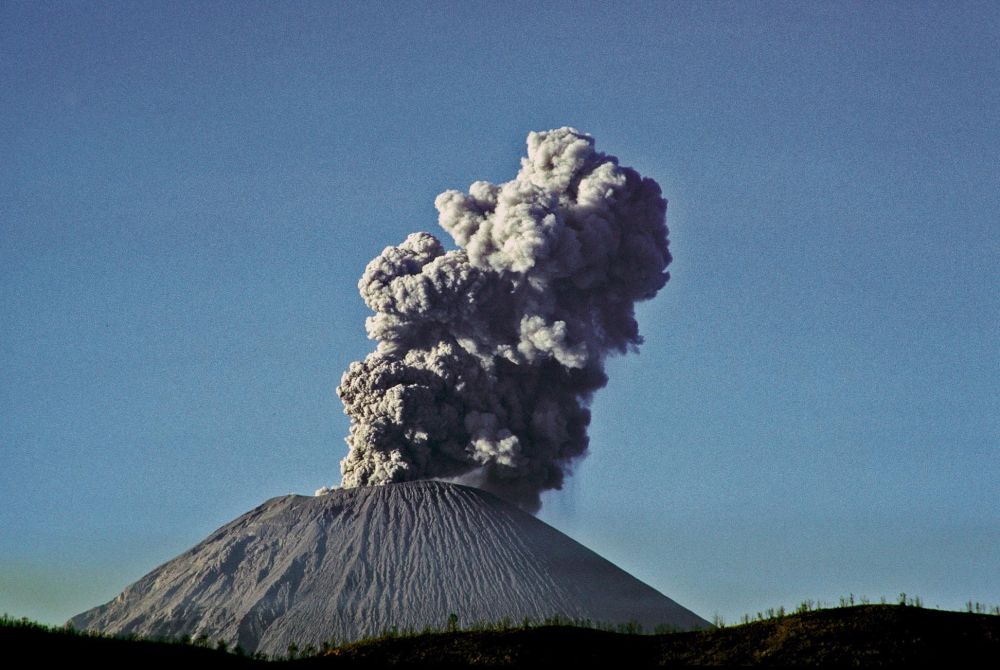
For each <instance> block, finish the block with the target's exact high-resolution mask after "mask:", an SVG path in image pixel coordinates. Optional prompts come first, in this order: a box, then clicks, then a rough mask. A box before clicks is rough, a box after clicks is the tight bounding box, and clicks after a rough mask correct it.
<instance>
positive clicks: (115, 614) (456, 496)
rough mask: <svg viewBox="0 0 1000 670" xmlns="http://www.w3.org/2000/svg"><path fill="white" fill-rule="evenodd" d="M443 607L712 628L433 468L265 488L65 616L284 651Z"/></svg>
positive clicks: (111, 629) (483, 616) (484, 614)
mask: <svg viewBox="0 0 1000 670" xmlns="http://www.w3.org/2000/svg"><path fill="white" fill-rule="evenodd" d="M451 613H455V614H457V615H458V617H459V621H460V623H462V624H470V623H472V622H495V621H500V620H502V619H504V618H507V619H509V620H510V621H512V622H515V623H519V622H521V621H522V620H523V619H524V618H525V617H531V618H532V619H535V620H540V619H544V618H546V617H550V616H553V615H555V614H559V615H562V616H565V617H570V618H575V619H590V620H591V621H593V622H595V623H596V622H605V623H624V622H628V621H630V620H635V621H638V622H640V623H641V624H643V626H644V627H645V628H646V629H647V630H651V629H652V628H653V627H654V626H656V625H659V624H667V625H670V626H674V627H677V628H684V629H687V628H695V627H708V623H707V622H706V621H704V620H703V619H701V618H700V617H698V616H697V615H695V614H693V613H692V612H690V611H688V610H686V609H684V608H683V607H681V606H680V605H678V604H677V603H675V602H674V601H672V600H670V599H669V598H666V597H665V596H663V595H662V594H660V593H659V592H657V591H655V590H654V589H652V588H650V587H649V586H647V585H646V584H643V583H642V582H640V581H638V580H637V579H635V578H634V577H632V576H631V575H629V574H627V573H626V572H624V571H623V570H621V569H619V568H618V567H616V566H615V565H613V564H612V563H610V562H608V561H606V560H605V559H603V558H601V557H600V556H598V555H597V554H595V553H594V552H592V551H590V550H589V549H587V548H586V547H584V546H582V545H581V544H579V543H577V542H575V541H574V540H572V539H570V538H569V537H567V536H566V535H563V534H562V533H560V532H559V531H557V530H555V529H554V528H552V527H551V526H548V525H546V524H545V523H543V522H541V521H539V520H538V519H536V518H534V517H533V516H531V515H530V514H527V513H525V512H522V511H521V510H519V509H518V508H516V507H515V506H513V505H511V504H509V503H506V502H504V501H502V500H500V499H499V498H496V497H495V496H493V495H491V494H489V493H486V492H483V491H480V490H478V489H474V488H469V487H465V486H458V485H454V484H445V483H442V482H433V481H420V482H410V483H404V484H390V485H386V486H374V487H361V488H353V489H342V490H337V491H334V492H332V493H330V494H328V495H325V496H320V497H305V496H295V495H289V496H284V497H280V498H273V499H271V500H269V501H267V502H266V503H264V504H263V505H261V506H260V507H258V508H257V509H255V510H253V511H251V512H248V513H247V514H244V515H243V516H241V517H240V518H238V519H236V520H235V521H233V522H231V523H229V524H228V525H226V526H224V527H222V528H220V529H219V530H217V531H215V532H214V533H213V534H212V535H211V536H209V537H208V538H207V539H206V540H205V541H203V542H201V543H200V544H198V545H197V546H195V547H194V548H193V549H191V550H189V551H187V552H185V553H184V554H181V555H180V556H178V557H177V558H175V559H173V560H172V561H169V562H168V563H165V564H164V565H161V566H160V567H158V568H156V569H155V570H153V571H152V572H151V573H149V574H148V575H146V576H145V577H143V578H142V579H140V580H139V581H137V582H136V583H134V584H132V585H131V586H129V587H128V588H126V589H125V591H124V592H122V593H121V595H119V596H118V597H117V598H115V599H114V600H112V601H111V602H109V603H107V604H105V605H102V606H100V607H96V608H94V609H92V610H89V611H87V612H84V613H83V614H79V615H77V616H75V617H73V619H71V620H70V622H71V623H72V624H73V625H74V626H75V627H76V628H77V629H89V630H98V631H103V632H106V633H113V634H118V633H137V634H139V635H142V636H170V637H177V636H181V635H184V634H190V635H192V636H197V635H201V634H205V635H207V636H208V637H209V639H211V640H216V639H220V638H221V639H225V640H228V641H233V642H236V643H238V644H240V645H241V646H242V647H243V648H244V649H246V650H248V651H263V652H266V653H269V654H283V653H284V652H285V650H286V649H287V648H288V645H289V643H290V642H295V643H296V644H298V645H299V647H300V648H302V647H304V646H305V645H307V644H314V645H317V646H318V645H319V644H321V643H322V642H324V641H327V640H330V639H336V640H339V641H345V640H352V639H356V638H359V637H362V636H365V635H369V634H377V633H381V632H384V631H386V630H388V629H391V628H396V629H398V630H405V629H408V628H412V629H415V630H421V629H423V628H424V627H426V626H433V627H439V626H442V625H444V624H445V622H446V621H447V619H448V616H449V614H451Z"/></svg>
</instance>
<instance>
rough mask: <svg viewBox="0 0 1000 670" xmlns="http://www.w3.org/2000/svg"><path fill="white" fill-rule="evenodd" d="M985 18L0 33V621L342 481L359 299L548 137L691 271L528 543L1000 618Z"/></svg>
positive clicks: (682, 14) (998, 141)
mask: <svg viewBox="0 0 1000 670" xmlns="http://www.w3.org/2000/svg"><path fill="white" fill-rule="evenodd" d="M998 35H1000V10H998V8H997V5H996V4H995V3H971V2H966V3H917V2H914V3H881V4H875V3H848V2H840V3H808V2H799V3H789V4H785V3H748V2H740V3H722V2H718V3H694V2H690V3H667V2H658V3H625V4H624V5H623V6H618V5H601V4H597V3H583V4H582V6H581V4H580V3H546V6H545V7H543V8H539V7H536V6H535V3H513V4H511V5H509V6H503V7H501V6H499V5H496V4H495V3H473V2H463V3H454V4H448V3H433V4H428V5H427V6H424V7H420V6H416V5H411V4H410V3H406V4H403V3H400V4H398V5H397V4H386V5H383V6H381V7H372V6H370V5H369V3H351V4H344V5H338V4H333V3H247V2H238V3H224V2H215V3H190V4H189V3H182V2H171V3H139V2H135V3H131V2H130V3H82V2H63V3H40V2H6V3H3V4H2V5H0V153H2V155H3V156H4V159H3V161H2V162H0V380H2V382H0V492H2V497H3V505H0V611H5V612H8V613H10V614H14V615H18V616H22V615H23V616H30V617H33V618H36V619H39V620H42V621H45V622H49V623H61V622H62V621H64V620H65V619H66V618H68V617H69V616H70V615H72V614H75V613H77V612H79V611H81V610H83V609H86V608H88V607H91V606H93V605H97V604H99V603H102V602H104V601H106V600H109V599H110V598H112V597H113V596H115V595H116V594H117V593H118V592H119V591H120V590H121V589H122V588H123V587H124V586H125V585H126V584H128V583H129V582H131V581H133V580H135V579H137V578H138V577H140V576H141V575H143V574H144V573H146V572H148V571H149V570H150V569H152V568H153V567H155V566H156V565H158V564H159V563H161V562H163V561H165V560H167V559H169V558H171V557H173V556H174V555H176V554H177V553H180V552H181V551H183V550H185V549H187V548H188V547H190V546H191V545H193V544H194V543H196V542H197V541H199V540H201V539H202V538H203V537H204V536H205V535H206V534H207V533H208V532H210V531H211V530H213V529H214V528H216V527H218V526H220V525H222V524H223V523H225V522H227V521H228V520H230V519H231V518H233V517H235V516H236V515H238V514H240V513H242V512H245V511H247V510H249V509H250V508H252V507H253V506H255V505H257V504H259V503H260V502H262V501H263V500H265V499H266V498H269V497H272V496H275V495H282V494H285V493H289V492H299V493H310V492H312V491H313V490H314V489H316V488H318V487H320V486H322V485H325V484H332V483H335V482H337V481H339V473H338V462H339V460H340V459H341V458H342V457H343V456H344V455H345V454H346V445H345V444H344V442H343V437H344V435H346V432H347V425H348V422H347V418H346V417H345V416H344V415H343V414H342V411H341V405H340V402H339V400H338V399H337V397H336V395H335V393H334V389H335V387H336V385H337V384H338V383H339V380H340V376H341V373H342V372H343V370H344V369H345V368H346V367H347V365H348V363H349V362H350V361H352V360H356V359H360V358H362V357H363V356H364V355H365V354H366V353H367V352H368V351H369V350H370V346H371V344H370V343H369V342H368V341H367V340H366V338H365V335H364V325H363V324H364V318H365V316H366V315H367V310H366V308H365V306H364V304H363V303H362V301H361V298H360V297H359V296H358V294H357V290H356V283H357V280H358V277H359V276H360V274H361V272H362V270H363V269H364V266H365V264H366V263H367V262H368V260H370V259H371V258H372V257H373V256H375V255H376V254H377V253H378V252H379V251H381V249H382V248H383V247H385V246H387V245H389V244H398V243H399V242H401V241H402V240H403V239H404V238H405V236H406V235H407V234H408V233H410V232H413V231H417V230H427V231H430V232H432V233H435V234H443V231H440V230H439V229H438V228H437V224H436V212H435V211H434V208H433V200H434V196H435V195H437V194H438V193H439V192H441V191H444V190H446V189H449V188H458V189H463V190H464V189H466V188H467V187H468V185H469V184H470V183H471V182H472V181H475V180H479V179H485V180H489V181H494V182H498V181H505V180H507V179H510V178H512V177H513V176H514V174H515V172H516V170H517V166H518V159H519V158H520V156H522V155H523V151H524V140H525V137H526V135H527V133H528V132H529V131H531V130H545V129H549V128H555V127H560V126H563V125H571V126H574V127H577V128H579V129H580V130H582V131H584V132H588V133H591V134H592V135H594V137H595V138H596V142H597V148H598V149H599V150H602V151H605V152H608V153H611V154H614V155H617V156H619V157H620V159H621V161H622V163H623V164H625V165H629V166H632V167H635V168H636V169H638V170H639V171H640V172H641V173H642V174H643V175H646V176H650V177H653V178H654V179H656V180H657V181H658V182H659V183H660V184H661V186H662V188H663V191H664V194H665V195H666V197H667V198H668V200H669V201H670V205H669V209H668V224H669V226H670V229H671V251H672V253H673V255H674V259H675V260H674V263H673V264H672V266H671V270H672V279H671V281H670V282H669V283H668V284H667V286H666V287H665V288H664V289H663V290H662V291H661V292H660V294H659V296H658V297H657V298H656V299H655V300H653V301H651V302H649V303H646V304H643V305H642V306H641V307H640V309H639V321H640V328H641V331H642V332H643V334H644V336H645V338H646V342H645V344H644V345H643V347H642V349H641V352H640V353H639V354H638V355H632V356H628V357H620V358H616V359H613V360H611V361H610V364H609V374H610V378H611V381H610V383H609V385H608V387H607V388H605V389H604V390H602V391H600V392H599V393H598V394H597V396H596V398H595V400H594V403H593V422H592V427H591V449H590V455H589V456H588V457H587V458H586V459H584V460H583V461H581V462H580V463H579V464H578V466H577V467H576V471H575V474H574V476H573V477H572V478H571V479H570V480H569V482H568V484H567V486H566V488H565V489H564V490H563V491H561V492H555V493H551V494H547V495H546V497H545V506H544V508H543V510H542V513H541V518H542V519H544V520H545V521H547V522H549V523H551V524H552V525H554V526H556V527H557V528H560V529H562V530H563V531H565V532H567V533H569V534H570V535H571V536H572V537H574V538H576V539H577V540H580V541H581V542H583V543H584V544H586V545H588V546H590V547H591V548H593V549H595V550H596V551H598V552H599V553H602V554H603V555H605V556H606V557H608V558H609V559H611V560H613V561H615V562H617V563H618V564H619V565H621V566H622V567H624V568H625V569H627V570H629V571H630V572H632V573H633V574H635V575H636V576H638V577H639V578H641V579H643V580H644V581H647V582H648V583H650V584H651V585H653V586H654V587H656V588H658V589H660V590H661V591H663V592H664V593H666V594H667V595H668V596H670V597H672V598H674V599H676V600H678V601H679V602H681V603H682V604H684V605H686V606H688V607H690V608H691V609H693V610H695V611H696V612H698V613H699V614H701V615H703V616H705V617H708V618H711V617H712V616H713V615H714V614H719V615H722V616H724V617H725V618H727V619H728V620H733V619H736V618H737V617H739V616H740V615H741V614H743V613H745V612H756V611H758V610H762V609H765V608H767V607H776V606H778V605H786V606H789V605H795V604H797V603H798V602H800V601H801V600H804V599H807V598H808V599H813V600H816V599H820V600H826V601H828V602H836V600H837V599H838V598H839V597H840V596H842V595H845V596H846V595H847V594H849V593H854V594H856V595H861V594H867V595H868V596H870V597H872V598H875V599H877V598H878V597H879V596H881V595H883V594H884V595H886V596H887V597H889V598H890V599H894V598H895V597H896V596H897V594H898V593H900V592H906V593H908V594H911V595H918V596H920V597H921V598H922V599H923V601H924V602H925V603H926V604H928V605H931V606H935V605H937V606H941V607H945V608H961V607H962V606H963V604H964V603H965V601H966V600H969V599H972V600H979V601H982V602H988V603H991V604H997V603H1000V552H997V547H1000V506H998V505H997V494H998V489H1000V487H998V481H1000V451H998V448H1000V381H998V379H1000V346H998V340H1000V338H998V334H997V333H998V326H1000V291H998V283H1000V230H998V222H1000V121H998V119H1000V87H998V86H997V81H998V80H1000V38H998V37H997V36H998Z"/></svg>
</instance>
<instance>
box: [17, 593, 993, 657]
mask: <svg viewBox="0 0 1000 670" xmlns="http://www.w3.org/2000/svg"><path fill="white" fill-rule="evenodd" d="M0 645H2V648H3V649H4V650H5V652H6V653H7V657H8V658H12V657H17V656H18V655H20V654H22V653H23V654H27V655H28V658H32V659H37V660H39V661H57V662H58V661H64V662H74V663H86V662H91V661H93V662H99V663H105V664H113V665H117V664H126V663H127V664H130V665H132V664H135V665H137V666H138V667H141V668H144V669H145V668H149V667H160V666H163V667H166V666H170V667H184V666H187V667H213V668H251V667H252V668H275V667H281V666H287V665H293V666H295V667H314V668H320V667H323V668H361V667H381V666H386V665H390V666H391V665H405V666H407V667H437V666H440V665H442V664H446V665H454V666H475V667H528V666H529V665H537V664H545V663H558V664H567V663H595V662H596V663H602V664H604V663H606V664H609V665H612V664H613V665H614V666H617V667H623V668H624V667H630V668H632V667H657V666H662V665H668V666H693V665H725V666H731V665H763V666H799V667H803V666H804V667H812V666H829V667H833V666H838V667H839V666H845V665H846V666H863V667H885V666H902V665H911V664H916V663H931V664H935V665H940V666H942V667H957V666H966V665H968V666H971V664H973V663H976V664H979V663H987V665H986V666H985V667H991V665H992V664H994V663H996V662H997V660H998V659H1000V616H996V615H987V614H972V613H962V612H942V611H938V610H928V609H923V608H919V607H906V606H899V605H863V606H857V607H848V608H839V609H828V610H819V611H813V612H804V613H799V614H792V615H788V616H784V617H779V618H774V619H769V620H766V621H757V622H754V623H748V624H743V625H740V626H732V627H729V628H719V629H716V630H711V631H702V632H694V633H673V634H667V635H634V634H632V635H630V634H623V633H614V632H608V631H600V630H593V629H588V628H577V627H572V626H542V627H536V628H519V629H511V630H504V631H460V632H451V633H428V634H422V635H414V636H408V637H387V638H383V639H379V640H368V641H363V642H356V643H353V644H348V645H343V646H340V647H336V648H333V649H330V650H328V651H327V652H326V653H324V654H321V655H317V656H312V657H309V658H301V659H298V660H295V661H287V660H286V661H262V660H257V659H250V658H245V657H240V656H236V655H234V654H231V653H225V652H221V651H217V650H214V649H207V648H203V647H197V646H194V645H190V644H180V643H164V642H153V641H143V640H122V639H113V638H104V637H97V636H89V635H80V634H75V633H69V632H65V631H60V630H50V629H46V628H44V627H41V626H34V625H24V624H21V623H18V622H13V621H11V620H6V621H4V622H2V625H0Z"/></svg>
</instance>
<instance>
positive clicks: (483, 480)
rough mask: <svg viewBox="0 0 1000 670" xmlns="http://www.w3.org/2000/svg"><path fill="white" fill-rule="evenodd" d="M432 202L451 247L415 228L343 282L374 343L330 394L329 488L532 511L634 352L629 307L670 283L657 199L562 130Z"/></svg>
mask: <svg viewBox="0 0 1000 670" xmlns="http://www.w3.org/2000/svg"><path fill="white" fill-rule="evenodd" d="M434 204H435V206H436V207H437V210H438V212H439V218H438V221H439V223H440V225H441V227H442V228H444V229H445V230H446V231H448V233H450V234H451V236H452V237H453V238H454V240H455V242H456V243H457V245H458V247H459V248H458V249H457V250H453V251H446V250H445V249H444V247H443V246H442V245H441V243H440V242H439V241H438V240H437V238H435V237H434V236H433V235H430V234H428V233H413V234H411V235H410V236H409V237H407V238H406V240H405V241H404V242H403V243H402V244H400V245H399V246H397V247H387V248H386V249H385V250H384V251H383V252H382V253H381V254H380V255H379V256H378V258H376V259H374V260H373V261H372V262H371V263H369V264H368V267H367V268H366V269H365V273H364V275H363V276H362V278H361V281H360V282H359V283H358V288H359V289H360V291H361V296H362V297H363V298H364V300H365V303H366V304H367V305H368V306H369V307H370V308H371V309H372V310H373V311H374V312H375V314H374V316H371V317H369V318H368V320H367V322H366V324H365V325H366V328H367V331H368V336H369V337H370V338H371V339H374V340H376V341H377V342H378V346H377V347H376V349H375V351H374V352H372V353H371V354H369V355H368V356H367V357H366V358H365V360H363V361H359V362H355V363H352V364H351V365H350V368H349V369H348V370H347V371H346V372H345V373H344V376H343V379H342V380H341V384H340V387H339V388H338V389H337V393H338V395H339V396H340V398H341V400H342V401H343V403H344V411H345V413H346V414H347V415H348V416H350V417H351V428H350V435H349V436H348V437H347V444H348V446H349V447H350V452H349V453H348V455H347V457H346V458H345V459H344V460H343V461H342V462H341V464H340V469H341V472H342V473H343V486H345V487H350V486H360V485H369V484H385V483H389V482H399V481H407V480H413V479H430V478H440V479H449V478H450V479H455V478H458V479H459V480H460V481H465V482H468V483H473V484H475V485H477V486H480V487H481V488H485V489H487V490H490V491H493V492H495V493H497V494H498V495H500V496H502V497H505V498H507V499H509V500H512V501H514V502H516V503H518V504H519V505H520V506H522V507H523V508H525V509H528V510H531V511H536V510H537V509H538V508H539V506H540V499H539V496H540V494H541V492H542V491H544V490H547V489H553V488H559V487H560V486H561V484H562V481H563V477H564V475H565V474H566V473H567V472H568V468H569V466H570V464H571V463H572V461H573V460H574V459H575V458H578V457H580V456H581V455H583V454H584V453H585V452H586V450H587V443H588V438H587V425H588V424H589V423H590V411H589V410H588V409H587V407H588V404H589V402H590V398H591V395H592V394H593V392H594V391H595V390H597V389H599V388H601V387H602V386H604V385H605V383H606V381H607V377H606V376H605V373H604V360H605V357H606V356H607V355H608V354H609V353H610V352H620V353H625V352H627V351H629V350H633V349H635V348H636V347H637V345H639V344H640V343H641V342H642V338H641V337H640V335H639V328H638V324H637V323H636V321H635V315H634V308H633V307H634V303H635V302H636V301H639V300H648V299H649V298H652V297H653V296H654V295H656V292H657V291H659V289H660V288H662V287H663V285H664V284H665V283H666V282H667V280H668V278H669V274H668V273H667V272H666V267H667V265H668V264H669V263H670V260H671V258H670V253H669V251H668V242H667V226H666V220H665V214H666V205H667V203H666V201H665V200H664V199H663V198H662V197H661V195H660V187H659V186H658V185H657V183H656V182H654V181H653V180H651V179H648V178H643V177H640V176H639V174H638V173H637V172H636V171H635V170H633V169H631V168H627V167H622V166H620V165H619V164H618V159H617V158H615V157H614V156H608V155H605V154H602V153H600V152H597V151H595V150H594V141H593V139H592V138H591V137H590V136H589V135H585V134H582V133H580V132H578V131H577V130H575V129H573V128H560V129H558V130H551V131H548V132H539V133H531V134H529V135H528V156H527V158H523V159H522V160H521V170H520V171H519V172H518V174H517V177H516V178H515V179H514V180H513V181H509V182H507V183H505V184H500V185H495V184H490V183H487V182H482V181H478V182H475V183H474V184H472V186H471V187H470V188H469V193H468V194H464V193H461V192H458V191H447V192H445V193H442V194H441V195H439V196H438V197H437V199H436V200H435V202H434Z"/></svg>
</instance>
